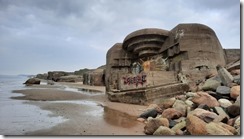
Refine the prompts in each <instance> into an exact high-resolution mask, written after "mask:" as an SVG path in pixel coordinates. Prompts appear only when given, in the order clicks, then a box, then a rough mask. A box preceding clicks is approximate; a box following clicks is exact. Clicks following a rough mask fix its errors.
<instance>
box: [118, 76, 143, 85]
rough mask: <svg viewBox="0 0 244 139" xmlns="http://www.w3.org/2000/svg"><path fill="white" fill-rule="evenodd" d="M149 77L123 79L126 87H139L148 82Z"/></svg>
mask: <svg viewBox="0 0 244 139" xmlns="http://www.w3.org/2000/svg"><path fill="white" fill-rule="evenodd" d="M146 77H147V75H137V76H135V77H123V80H124V85H131V84H134V85H136V86H138V84H141V85H143V84H144V83H145V82H146Z"/></svg>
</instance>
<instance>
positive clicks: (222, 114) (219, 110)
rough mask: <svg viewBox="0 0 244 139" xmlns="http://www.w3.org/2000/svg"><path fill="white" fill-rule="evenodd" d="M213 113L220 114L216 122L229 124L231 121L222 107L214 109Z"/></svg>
mask: <svg viewBox="0 0 244 139" xmlns="http://www.w3.org/2000/svg"><path fill="white" fill-rule="evenodd" d="M213 111H214V112H215V113H217V114H218V117H217V118H215V119H214V122H225V123H227V122H228V120H229V119H230V117H229V115H228V114H227V113H226V112H225V111H224V110H223V108H222V107H214V108H213Z"/></svg>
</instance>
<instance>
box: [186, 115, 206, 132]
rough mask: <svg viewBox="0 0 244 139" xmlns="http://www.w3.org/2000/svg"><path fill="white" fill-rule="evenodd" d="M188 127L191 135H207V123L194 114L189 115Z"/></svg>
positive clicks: (187, 119)
mask: <svg viewBox="0 0 244 139" xmlns="http://www.w3.org/2000/svg"><path fill="white" fill-rule="evenodd" d="M186 129H187V130H188V132H189V133H190V134H191V135H207V130H206V123H205V122H204V121H203V120H201V119H200V118H198V117H197V116H194V115H191V114H190V115H187V118H186Z"/></svg>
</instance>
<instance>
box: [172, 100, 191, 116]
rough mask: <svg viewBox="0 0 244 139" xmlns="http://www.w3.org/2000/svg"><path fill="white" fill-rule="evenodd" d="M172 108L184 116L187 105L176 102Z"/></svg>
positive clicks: (182, 102)
mask: <svg viewBox="0 0 244 139" xmlns="http://www.w3.org/2000/svg"><path fill="white" fill-rule="evenodd" d="M172 107H173V108H175V109H176V110H178V111H180V112H181V113H182V116H185V115H186V108H187V105H186V103H185V102H184V101H182V100H176V101H175V103H174V105H173V106H172Z"/></svg>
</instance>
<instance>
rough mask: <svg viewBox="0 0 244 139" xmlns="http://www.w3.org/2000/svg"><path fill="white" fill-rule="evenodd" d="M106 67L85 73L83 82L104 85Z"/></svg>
mask: <svg viewBox="0 0 244 139" xmlns="http://www.w3.org/2000/svg"><path fill="white" fill-rule="evenodd" d="M104 80H105V74H104V69H96V70H93V71H88V72H86V73H84V74H83V84H86V85H92V86H93V85H94V86H103V85H104V83H105V81H104Z"/></svg>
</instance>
